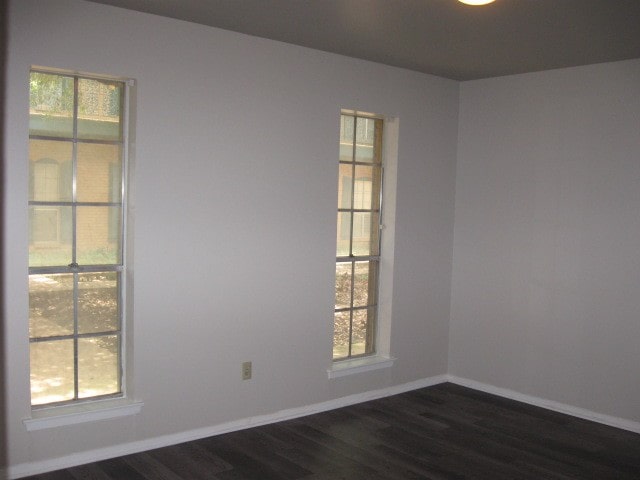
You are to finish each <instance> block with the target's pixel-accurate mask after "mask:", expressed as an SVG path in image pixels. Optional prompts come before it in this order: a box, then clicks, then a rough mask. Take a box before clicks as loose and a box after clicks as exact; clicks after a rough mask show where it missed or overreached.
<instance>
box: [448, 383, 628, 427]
mask: <svg viewBox="0 0 640 480" xmlns="http://www.w3.org/2000/svg"><path fill="white" fill-rule="evenodd" d="M447 381H449V382H451V383H455V384H456V385H461V386H463V387H469V388H473V389H474V390H480V391H481V392H486V393H492V394H494V395H498V396H500V397H504V398H509V399H511V400H517V401H519V402H523V403H528V404H529V405H534V406H536V407H542V408H546V409H547V410H553V411H554V412H560V413H565V414H567V415H571V416H573V417H578V418H582V419H585V420H591V421H592V422H597V423H602V424H604V425H609V426H611V427H616V428H620V429H622V430H628V431H630V432H634V433H640V422H634V421H632V420H626V419H624V418H619V417H613V416H611V415H604V414H602V413H596V412H592V411H591V410H586V409H584V408H579V407H574V406H572V405H567V404H565V403H560V402H555V401H553V400H547V399H545V398H539V397H533V396H531V395H525V394H523V393H519V392H516V391H514V390H509V389H507V388H500V387H495V386H493V385H489V384H486V383H482V382H476V381H475V380H469V379H467V378H461V377H456V376H455V375H447Z"/></svg>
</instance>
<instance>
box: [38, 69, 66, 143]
mask: <svg viewBox="0 0 640 480" xmlns="http://www.w3.org/2000/svg"><path fill="white" fill-rule="evenodd" d="M29 87H30V88H29V134H30V135H47V136H52V137H71V136H73V78H72V77H65V76H62V75H54V74H48V73H38V72H31V77H30V86H29Z"/></svg>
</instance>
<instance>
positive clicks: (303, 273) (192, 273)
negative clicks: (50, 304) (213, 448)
mask: <svg viewBox="0 0 640 480" xmlns="http://www.w3.org/2000/svg"><path fill="white" fill-rule="evenodd" d="M9 13H10V20H9V42H10V43H9V57H8V70H7V80H8V82H7V112H6V114H7V118H9V119H10V121H8V122H6V124H5V134H6V139H7V140H6V145H5V148H6V171H5V174H6V180H7V188H6V190H5V192H4V199H3V202H2V205H3V208H4V209H5V220H6V228H5V232H6V236H5V248H6V251H5V253H6V255H5V259H6V262H5V263H4V265H3V268H4V273H5V278H9V279H13V280H12V281H11V282H6V283H4V284H3V287H2V288H3V289H4V294H5V299H6V305H5V315H6V326H5V327H6V329H5V333H6V339H7V342H6V353H7V362H6V364H7V373H8V375H7V385H6V387H7V391H8V392H9V393H10V395H9V397H8V412H7V419H8V434H9V452H8V453H9V461H10V463H11V465H14V466H16V465H23V466H24V465H26V464H30V463H33V462H41V461H43V460H46V459H58V458H62V457H66V456H68V455H71V454H75V453H78V452H83V451H88V450H92V449H100V448H107V447H113V446H117V445H122V444H126V443H127V442H140V441H145V440H148V439H154V438H158V437H160V436H162V435H171V434H175V433H179V432H186V431H190V430H193V429H199V428H206V427H208V426H215V425H218V424H221V423H224V422H229V421H234V420H241V419H245V418H249V417H252V416H255V415H262V414H269V413H273V412H277V411H279V410H282V409H289V408H296V407H304V406H307V405H312V404H315V403H319V402H326V401H330V400H332V399H337V398H340V397H343V396H347V395H353V394H358V393H363V392H368V391H372V390H376V389H384V388H389V387H393V386H398V385H403V384H405V383H408V382H413V381H419V380H421V379H425V378H428V377H431V376H434V375H439V374H444V373H446V369H447V349H448V321H449V308H450V280H451V260H452V249H453V213H454V183H455V155H456V141H457V137H456V131H457V121H458V120H457V109H458V84H457V83H456V82H453V81H449V80H444V79H439V78H436V77H432V76H427V75H423V74H418V73H414V72H409V71H405V70H400V69H395V68H389V67H385V66H381V65H377V64H373V63H368V62H364V61H358V60H354V59H350V58H346V57H340V56H336V55H331V54H326V53H322V52H318V51H313V50H309V49H304V48H299V47H295V46H290V45H286V44H282V43H278V42H272V41H267V40H262V39H258V38H253V37H248V36H244V35H240V34H235V33H230V32H226V31H222V30H217V29H213V28H208V27H204V26H200V25H195V24H189V23H185V22H180V21H175V20H170V19H165V18H161V17H156V16H151V15H145V14H138V13H132V12H129V11H125V10H121V9H116V8H112V7H107V6H102V5H97V4H92V3H88V2H81V1H77V0H20V1H13V2H11V3H10V12H9ZM31 65H39V66H46V67H56V68H62V69H70V70H78V71H82V72H92V73H98V74H110V75H118V76H124V77H132V78H134V79H136V81H137V85H138V87H137V96H138V98H137V128H136V134H137V142H136V145H135V152H136V160H135V178H134V186H135V197H134V200H135V201H134V205H133V215H134V227H135V229H134V238H133V240H134V249H135V252H134V261H133V264H132V267H133V271H134V276H135V282H134V283H135V285H134V317H133V338H134V348H133V353H132V356H131V358H130V360H131V365H133V368H134V372H133V373H134V376H133V382H132V388H133V391H134V392H135V397H136V398H138V399H140V400H142V401H144V403H145V406H144V408H143V410H142V413H141V414H139V415H136V416H134V417H127V418H120V419H113V420H108V421H101V422H96V423H85V424H80V425H73V426H66V427H60V428H54V429H49V430H42V431H37V432H31V433H27V431H26V430H25V427H24V425H23V424H22V419H23V418H26V417H28V416H29V415H30V408H29V355H28V330H27V327H28V325H27V309H28V305H27V303H28V298H27V282H26V275H27V241H28V236H27V187H28V171H27V160H26V159H27V147H28V141H27V135H28V75H29V68H30V66H31ZM341 108H350V109H360V110H363V111H369V112H376V113H380V114H384V115H391V116H395V117H397V118H398V119H399V122H400V131H399V151H398V169H397V210H396V214H395V217H396V225H395V226H396V241H395V252H396V255H395V271H394V290H393V311H392V318H391V333H390V353H391V354H392V355H394V356H396V357H397V358H398V360H397V362H396V364H395V365H394V366H393V367H392V368H390V369H386V370H380V371H375V372H367V373H363V374H359V375H354V376H350V377H346V378H340V379H334V380H329V379H328V378H327V372H326V369H327V368H328V367H329V366H330V365H331V344H332V322H333V301H334V298H333V296H334V293H333V283H334V260H335V230H336V224H335V218H336V217H335V209H336V198H337V182H336V179H337V156H338V143H337V142H338V134H339V113H340V109H341ZM244 360H252V361H253V370H254V378H253V379H252V380H251V381H249V382H242V381H241V380H240V365H241V362H242V361H244ZM74 458H76V457H74ZM80 458H81V457H80ZM49 465H51V464H49Z"/></svg>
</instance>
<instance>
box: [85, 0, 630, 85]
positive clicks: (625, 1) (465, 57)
mask: <svg viewBox="0 0 640 480" xmlns="http://www.w3.org/2000/svg"><path fill="white" fill-rule="evenodd" d="M90 1H94V2H96V3H103V4H108V5H114V6H118V7H123V8H128V9H132V10H138V11H141V12H147V13H153V14H157V15H162V16H166V17H172V18H177V19H181V20H186V21H189V22H195V23H200V24H204V25H210V26H214V27H219V28H223V29H226V30H233V31H236V32H242V33H246V34H249V35H254V36H258V37H264V38H270V39H273V40H279V41H283V42H287V43H292V44H296V45H302V46H306V47H310V48H315V49H318V50H324V51H327V52H334V53H338V54H342V55H347V56H350V57H356V58H362V59H366V60H371V61H374V62H379V63H384V64H387V65H394V66H397V67H403V68H408V69H411V70H416V71H419V72H425V73H431V74H434V75H439V76H443V77H447V78H452V79H456V80H471V79H478V78H486V77H495V76H500V75H508V74H514V73H524V72H533V71H539V70H548V69H552V68H562V67H570V66H577V65H586V64H591V63H600V62H609V61H616V60H625V59H630V58H640V0H496V1H495V3H493V4H490V5H487V6H484V7H470V6H466V5H463V4H461V3H459V2H458V1H456V0H90Z"/></svg>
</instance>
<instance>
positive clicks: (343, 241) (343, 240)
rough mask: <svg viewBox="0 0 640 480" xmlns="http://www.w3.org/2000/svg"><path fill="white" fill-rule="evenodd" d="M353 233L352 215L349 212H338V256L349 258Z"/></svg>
mask: <svg viewBox="0 0 640 480" xmlns="http://www.w3.org/2000/svg"><path fill="white" fill-rule="evenodd" d="M350 233H351V214H350V213H348V212H338V241H337V246H338V248H337V254H336V255H337V256H338V257H347V256H349V244H350V241H349V236H350Z"/></svg>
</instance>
